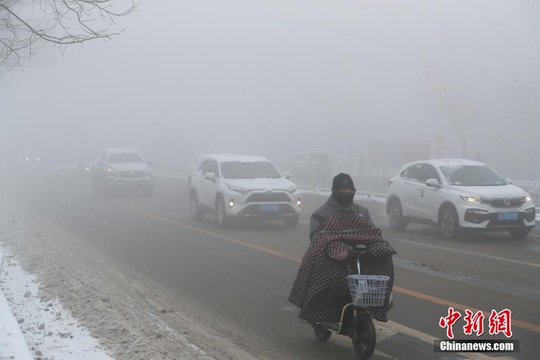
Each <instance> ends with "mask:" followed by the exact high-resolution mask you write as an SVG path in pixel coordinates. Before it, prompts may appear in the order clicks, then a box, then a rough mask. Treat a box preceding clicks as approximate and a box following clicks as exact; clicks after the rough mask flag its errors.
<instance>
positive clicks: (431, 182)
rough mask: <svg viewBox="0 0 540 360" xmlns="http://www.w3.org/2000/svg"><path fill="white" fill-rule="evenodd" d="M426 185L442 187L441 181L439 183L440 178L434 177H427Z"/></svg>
mask: <svg viewBox="0 0 540 360" xmlns="http://www.w3.org/2000/svg"><path fill="white" fill-rule="evenodd" d="M426 185H427V186H429V187H437V188H439V187H441V183H439V180H437V179H433V178H431V179H427V180H426Z"/></svg>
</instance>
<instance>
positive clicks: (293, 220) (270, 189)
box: [190, 154, 301, 227]
mask: <svg viewBox="0 0 540 360" xmlns="http://www.w3.org/2000/svg"><path fill="white" fill-rule="evenodd" d="M190 202H191V216H192V218H193V220H195V221H200V220H202V218H203V216H204V214H205V213H210V214H213V215H216V216H217V219H218V223H219V225H220V226H222V227H227V226H228V225H229V224H230V222H231V220H232V219H233V218H250V219H256V220H283V221H284V222H285V225H286V226H288V227H294V226H296V225H297V224H298V220H299V218H300V206H301V200H300V194H299V191H298V188H297V186H296V185H295V184H294V183H293V182H291V181H290V180H289V179H288V174H286V173H284V174H283V175H282V174H281V173H280V172H279V171H278V170H277V169H276V167H275V166H274V165H273V164H272V163H271V162H270V161H269V160H268V159H266V158H263V157H259V156H243V155H228V154H217V155H205V157H204V160H202V162H201V164H200V166H199V168H198V169H197V170H196V171H195V172H194V173H193V174H192V178H191V186H190Z"/></svg>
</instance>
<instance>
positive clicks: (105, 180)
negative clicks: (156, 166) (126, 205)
mask: <svg viewBox="0 0 540 360" xmlns="http://www.w3.org/2000/svg"><path fill="white" fill-rule="evenodd" d="M92 188H93V189H94V192H95V193H96V194H97V193H100V192H101V193H103V194H105V195H110V194H111V193H112V192H113V191H119V190H120V191H131V192H138V191H143V192H144V194H145V195H146V196H152V195H153V193H154V173H153V170H152V163H151V162H150V161H148V162H145V161H144V160H143V158H142V155H141V153H140V152H139V151H137V150H135V149H116V148H111V149H103V150H101V151H100V152H99V157H98V161H97V163H96V166H95V168H94V169H92Z"/></svg>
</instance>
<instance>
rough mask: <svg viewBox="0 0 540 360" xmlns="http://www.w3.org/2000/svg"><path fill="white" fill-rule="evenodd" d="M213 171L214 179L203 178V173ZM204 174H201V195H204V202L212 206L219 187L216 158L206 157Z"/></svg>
mask: <svg viewBox="0 0 540 360" xmlns="http://www.w3.org/2000/svg"><path fill="white" fill-rule="evenodd" d="M208 173H213V174H214V175H215V179H214V180H209V179H206V178H204V175H205V174H208ZM205 174H203V179H202V182H203V184H204V185H203V190H202V196H203V197H204V202H205V204H206V205H207V206H208V207H211V208H214V207H215V202H216V193H217V191H218V187H219V166H218V163H217V161H216V160H214V159H208V164H207V166H206V168H205Z"/></svg>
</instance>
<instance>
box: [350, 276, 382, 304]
mask: <svg viewBox="0 0 540 360" xmlns="http://www.w3.org/2000/svg"><path fill="white" fill-rule="evenodd" d="M389 280H390V278H389V277H388V276H384V275H348V276H347V282H348V283H349V290H350V291H351V297H352V300H353V304H354V305H355V306H360V307H379V306H383V305H384V299H385V297H386V289H387V287H388V281H389Z"/></svg>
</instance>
